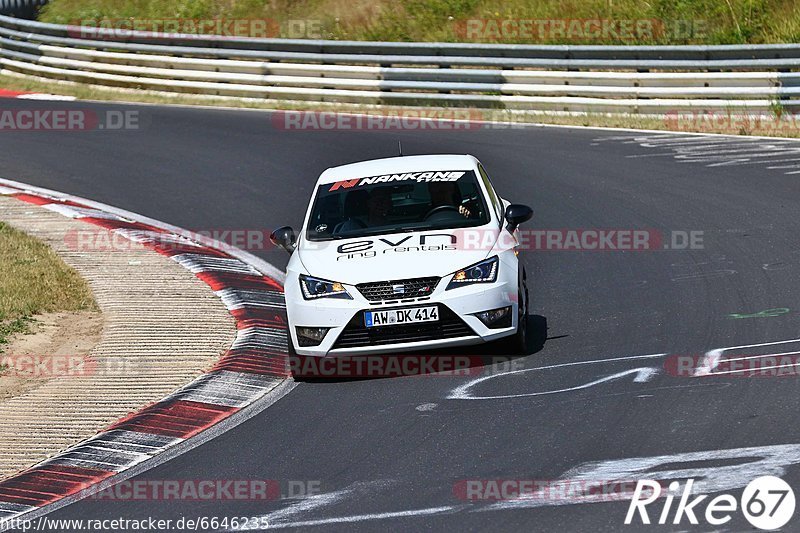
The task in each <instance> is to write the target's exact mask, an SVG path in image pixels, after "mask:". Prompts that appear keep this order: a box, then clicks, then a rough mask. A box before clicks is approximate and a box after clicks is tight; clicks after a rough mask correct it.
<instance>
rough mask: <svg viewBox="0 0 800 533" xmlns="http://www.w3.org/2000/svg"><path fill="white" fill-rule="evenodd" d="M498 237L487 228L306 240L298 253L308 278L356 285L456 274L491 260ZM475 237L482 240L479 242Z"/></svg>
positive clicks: (495, 231)
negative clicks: (488, 258) (312, 277)
mask: <svg viewBox="0 0 800 533" xmlns="http://www.w3.org/2000/svg"><path fill="white" fill-rule="evenodd" d="M467 233H468V234H469V235H467ZM496 233H497V230H496V229H495V230H494V231H492V230H490V229H488V228H487V227H486V226H483V227H479V228H467V229H456V230H435V231H429V232H420V233H393V234H386V235H376V236H369V237H359V238H355V239H337V240H332V241H322V242H313V241H307V240H305V239H303V240H302V241H301V242H300V245H299V247H298V249H297V250H298V253H299V259H300V262H301V263H302V264H303V267H304V268H305V269H306V271H307V272H308V273H309V274H310V275H312V276H316V277H319V278H323V279H327V280H331V281H338V282H341V283H345V284H348V285H356V284H358V283H368V282H374V281H387V280H396V279H409V278H420V277H427V276H439V277H442V276H446V275H448V274H452V273H453V272H456V271H457V270H460V269H462V268H464V267H467V266H470V265H471V264H473V263H477V262H478V261H481V260H482V259H485V258H486V257H488V256H489V254H490V253H491V251H492V247H493V244H494V241H495V240H496V238H497V236H496ZM475 235H478V236H480V238H482V240H481V241H476V240H475V239H476V237H475ZM469 239H472V241H470V240H469ZM468 242H471V243H472V244H469V245H467V243H468ZM477 243H479V244H477Z"/></svg>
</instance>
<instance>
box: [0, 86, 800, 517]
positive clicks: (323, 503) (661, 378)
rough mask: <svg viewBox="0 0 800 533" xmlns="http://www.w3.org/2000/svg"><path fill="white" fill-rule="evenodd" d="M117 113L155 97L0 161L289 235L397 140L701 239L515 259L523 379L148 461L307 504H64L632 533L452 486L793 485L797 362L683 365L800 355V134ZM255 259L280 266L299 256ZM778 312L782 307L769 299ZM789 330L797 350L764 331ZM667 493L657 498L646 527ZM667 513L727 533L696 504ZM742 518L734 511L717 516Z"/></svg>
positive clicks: (331, 399) (372, 389)
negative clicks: (523, 276) (119, 119)
mask: <svg viewBox="0 0 800 533" xmlns="http://www.w3.org/2000/svg"><path fill="white" fill-rule="evenodd" d="M3 104H4V106H5V107H6V108H23V107H25V108H37V109H43V108H50V107H52V108H59V109H61V108H69V109H72V108H80V109H85V108H90V109H93V110H98V111H102V110H104V109H108V108H113V109H120V106H114V105H100V104H97V105H95V104H85V103H80V102H75V103H63V102H26V101H19V100H16V101H12V100H8V101H5V102H4V103H3ZM125 109H138V110H139V111H140V113H141V118H142V120H141V122H142V124H143V126H142V128H141V129H139V130H135V131H107V130H98V131H90V132H2V138H0V176H2V177H6V178H10V179H15V180H19V181H23V182H27V183H31V184H35V185H40V186H43V187H48V188H52V189H56V190H60V191H64V192H68V193H72V194H76V195H80V196H84V197H87V198H91V199H93V200H97V201H101V202H104V203H108V204H111V205H114V206H118V207H121V208H124V209H128V210H131V211H134V212H138V213H141V214H143V215H147V216H150V217H154V218H157V219H160V220H163V221H165V222H169V223H172V224H175V225H179V226H182V227H186V228H189V229H196V230H208V229H249V230H256V229H271V228H274V227H277V226H280V225H283V224H290V225H292V226H294V227H295V228H297V227H298V226H300V224H301V222H302V218H303V215H304V212H305V208H306V204H307V201H308V198H309V196H310V194H311V187H312V184H313V182H314V180H315V178H316V177H317V176H318V175H319V173H320V172H321V171H322V170H324V169H325V168H327V167H329V166H334V165H339V164H343V163H347V162H353V161H357V160H363V159H371V158H377V157H387V156H393V155H396V150H397V148H396V147H397V141H398V140H401V141H402V144H403V149H404V151H405V153H407V154H423V153H470V154H473V155H475V156H476V157H478V158H479V159H480V160H481V161H482V162H483V163H484V164H485V166H486V168H487V170H488V171H489V173H490V175H491V176H492V179H493V181H494V184H495V186H496V188H497V189H498V191H499V192H500V193H501V194H502V195H503V196H504V197H506V198H508V199H510V200H511V201H513V202H518V203H526V204H529V205H531V206H532V207H533V209H534V213H535V214H534V219H533V220H532V222H531V223H530V224H529V225H528V228H529V229H556V230H564V229H575V230H587V229H588V230H597V229H636V230H653V231H658V232H662V233H663V234H664V235H665V242H668V241H669V239H670V237H669V236H670V235H671V233H670V232H673V231H680V232H690V231H694V232H703V233H702V235H703V241H702V247H699V248H698V249H692V250H664V249H662V248H663V247H662V248H660V249H657V250H651V251H619V250H615V251H564V250H537V251H527V252H523V257H524V260H525V263H526V265H527V270H528V273H529V277H530V278H532V283H531V296H532V310H533V312H534V314H535V315H536V316H534V317H531V321H532V324H534V326H535V327H536V328H538V333H539V335H541V336H542V338H541V339H540V342H537V343H534V344H536V346H532V347H531V350H530V351H532V352H534V353H531V354H529V355H528V356H526V357H523V358H520V359H516V360H514V361H512V362H508V363H506V365H507V366H508V368H507V370H512V369H513V370H517V372H514V373H506V372H505V371H504V370H503V368H495V369H492V368H478V370H477V371H476V372H475V373H474V375H470V376H452V375H449V376H426V377H406V378H392V379H369V380H357V381H331V382H303V383H300V384H299V385H298V386H297V388H295V389H294V390H293V391H291V392H290V393H289V394H288V395H287V396H286V397H284V398H283V399H281V400H280V401H278V402H277V403H276V404H275V405H273V406H272V407H270V408H269V409H267V410H266V411H264V412H263V413H261V414H260V415H258V416H256V417H254V418H252V419H251V420H249V421H248V422H246V423H244V424H242V425H240V426H238V427H236V428H235V429H232V430H231V431H229V432H227V433H225V434H223V435H221V436H219V437H218V438H216V439H214V440H212V441H210V442H208V443H206V444H204V445H202V446H200V447H198V448H196V449H194V450H192V451H190V452H189V453H187V454H185V455H182V456H180V457H178V458H175V459H173V460H171V461H169V462H167V463H165V464H163V465H161V466H159V467H156V468H154V469H152V470H150V471H148V472H146V473H145V474H143V475H142V477H143V479H150V480H168V479H179V480H187V479H193V480H199V479H206V480H209V479H210V480H220V479H226V480H242V479H270V480H295V481H318V482H319V487H320V493H318V494H317V495H315V496H313V497H311V498H306V499H303V498H293V499H282V500H274V501H214V502H203V503H197V502H189V501H141V500H139V501H128V502H123V501H113V502H109V501H99V500H91V499H89V500H83V501H81V502H78V503H75V504H73V505H70V506H68V507H65V508H63V509H60V510H58V511H56V512H54V513H52V514H51V515H49V516H50V517H51V518H83V519H87V518H117V517H123V518H135V519H142V518H146V517H151V516H152V517H156V518H159V519H172V520H177V519H180V518H181V517H197V516H217V517H225V516H227V517H233V516H263V515H266V516H268V518H269V522H270V524H271V526H272V527H285V528H291V527H302V526H304V527H306V528H311V529H312V530H320V531H321V530H325V531H351V530H357V531H383V530H392V531H401V530H404V531H405V530H412V531H416V530H426V531H442V530H465V531H530V530H538V531H556V530H560V531H596V530H603V531H616V530H619V529H622V528H623V527H624V526H623V520H624V519H625V515H626V512H627V508H628V503H627V502H609V501H597V502H595V501H592V499H591V498H583V499H582V498H580V497H575V498H567V497H547V496H545V497H541V498H533V499H529V500H518V501H467V500H465V499H464V498H462V497H459V491H458V487H459V483H462V482H463V481H464V480H504V479H511V480H523V479H524V480H559V479H561V480H590V481H591V480H594V481H597V480H607V479H617V480H619V479H628V480H636V479H640V478H645V477H647V478H654V479H686V478H689V477H691V478H695V480H696V482H702V480H703V479H705V483H706V485H705V487H706V489H707V490H708V491H709V492H710V493H715V492H720V491H722V492H728V493H731V494H733V495H735V496H737V498H738V496H739V495H740V494H741V490H742V488H743V487H744V486H745V485H746V484H747V482H748V481H750V480H751V479H753V478H755V477H757V476H759V475H763V474H772V475H778V476H782V477H783V478H784V479H785V480H786V481H788V482H789V483H790V485H792V486H793V487H794V488H795V490H797V489H798V488H800V466H799V465H800V424H798V423H797V417H796V414H792V413H796V411H795V410H796V408H797V404H796V403H795V402H796V401H797V391H798V388H797V385H798V380H797V379H798V378H797V377H795V376H788V377H742V376H741V375H737V374H725V375H721V376H719V377H686V376H674V375H671V374H670V372H669V371H668V370H667V369H668V368H669V366H670V364H669V361H670V360H671V359H670V356H675V355H691V356H698V357H699V356H703V355H704V354H706V353H707V352H709V351H712V350H717V349H723V348H730V347H742V346H744V348H739V349H738V350H725V351H722V352H713V353H716V354H720V353H722V355H723V357H725V356H728V355H731V354H734V355H737V356H748V357H749V356H756V355H765V354H775V353H787V352H796V351H798V350H800V329H798V323H800V321H799V320H798V317H800V314H798V313H799V312H800V304H798V303H797V302H798V300H800V283H798V281H800V242H798V238H797V237H798V235H800V220H798V217H797V213H798V209H797V200H798V191H799V190H800V188H798V181H799V180H800V174H792V172H794V170H795V167H793V165H792V154H793V153H794V150H797V152H798V154H800V145H798V144H794V143H792V142H790V141H776V142H772V141H759V140H741V139H739V140H737V139H731V138H714V139H711V140H709V139H708V138H704V137H694V136H688V135H671V134H645V133H638V134H637V133H632V132H619V131H616V132H615V131H601V130H589V129H573V128H542V127H527V128H512V129H492V128H476V129H469V130H463V131H444V130H433V129H427V130H422V131H283V130H281V129H279V128H276V127H274V126H273V123H272V122H271V120H270V115H269V114H266V113H261V112H251V111H229V110H208V109H188V108H164V107H125ZM795 147H798V148H795ZM796 157H797V158H798V159H800V155H797V156H796ZM770 167H782V168H770ZM255 253H256V254H257V255H260V256H261V257H263V258H264V259H266V260H267V261H269V262H271V263H272V264H274V265H276V266H277V267H279V268H283V267H285V265H286V260H287V256H286V254H285V252H283V251H279V250H268V249H267V250H262V251H258V250H256V251H255ZM776 308H788V312H786V311H781V312H780V313H762V314H758V313H759V312H760V311H764V310H769V309H776ZM732 315H733V316H732ZM770 315H774V316H770ZM545 325H546V331H545V330H544V328H545ZM545 335H546V340H544V336H545ZM780 341H795V342H787V343H782V344H772V343H778V342H780ZM767 343H770V344H767ZM750 345H762V346H750ZM477 352H478V353H480V350H477ZM471 353H475V351H474V350H473V351H472V352H471ZM644 356H647V357H644ZM665 367H666V368H667V369H665ZM520 370H522V371H520ZM793 370H794V371H796V369H793ZM480 378H486V379H483V380H482V381H480V382H476V383H471V382H472V381H475V380H477V379H480ZM744 448H749V449H747V450H742V449H744ZM662 456H667V457H662ZM634 458H656V459H654V460H653V461H632V459H634ZM643 465H644V466H643ZM676 501H677V498H676ZM704 504H705V502H704V503H703V504H700V506H699V508H702V507H703V505H704ZM661 507H662V505H661V504H660V503H656V504H653V506H651V507H649V508H648V509H651V512H650V518H651V519H652V520H653V521H656V520H657V519H658V515H659V513H660V511H661ZM701 512H702V511H701ZM698 514H701V513H698ZM673 515H674V513H673V514H671V515H670V518H669V520H670V522H671V520H672V516H673ZM634 524H635V525H633V526H629V527H628V529H629V530H631V531H634V530H635V531H638V530H644V531H648V530H655V529H659V528H658V526H645V525H643V524H641V522H636V521H635V522H634ZM798 524H800V522H798V519H797V518H795V519H794V521H793V522H790V523H789V525H788V526H787V528H786V530H798V529H800V526H798ZM667 527H669V528H670V529H672V530H676V531H677V530H687V529H689V530H698V531H700V530H703V531H706V530H709V529H712V528H711V527H710V526H709V525H708V524H705V525H701V526H691V525H689V524H688V523H687V521H686V518H684V521H683V523H682V524H681V525H679V526H667ZM748 527H749V524H748V523H747V522H746V521H745V520H744V518H743V517H742V516H741V514H737V515H735V516H734V519H733V520H732V521H731V522H729V523H727V524H725V525H724V526H720V527H719V528H718V529H726V530H732V531H733V530H743V529H745V528H748Z"/></svg>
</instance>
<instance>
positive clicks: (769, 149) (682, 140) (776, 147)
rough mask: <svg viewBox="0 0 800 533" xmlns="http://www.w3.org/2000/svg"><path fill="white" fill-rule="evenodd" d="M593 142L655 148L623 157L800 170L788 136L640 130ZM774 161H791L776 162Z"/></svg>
mask: <svg viewBox="0 0 800 533" xmlns="http://www.w3.org/2000/svg"><path fill="white" fill-rule="evenodd" d="M594 142H595V143H602V142H620V143H622V144H636V145H639V146H640V147H642V148H650V149H655V150H659V151H658V152H656V153H649V154H631V155H628V156H626V157H628V158H631V159H638V158H643V157H671V158H673V159H674V160H675V161H677V162H679V163H695V164H702V165H705V166H707V167H722V166H742V165H762V166H763V167H764V168H766V169H769V170H776V171H783V173H784V174H798V173H800V170H797V169H798V168H800V143H798V142H797V141H794V140H788V139H787V140H780V139H774V140H773V139H752V138H750V139H748V138H737V137H715V136H703V135H685V134H680V133H659V134H646V133H641V134H628V135H614V136H611V137H600V138H597V139H594ZM776 163H793V164H791V165H784V164H780V165H776Z"/></svg>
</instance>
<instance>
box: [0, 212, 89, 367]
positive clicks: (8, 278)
mask: <svg viewBox="0 0 800 533" xmlns="http://www.w3.org/2000/svg"><path fill="white" fill-rule="evenodd" d="M89 309H91V310H95V309H97V305H96V304H95V302H94V298H93V297H92V293H91V291H90V289H89V286H88V285H87V284H86V282H85V281H84V280H83V278H81V277H80V276H79V275H78V273H77V272H75V271H74V270H73V269H71V268H70V267H68V266H67V265H66V264H64V262H63V261H62V260H61V259H60V258H59V257H58V255H56V253H55V252H54V251H53V250H52V249H51V248H50V247H49V246H47V245H46V244H44V243H43V242H41V241H39V240H38V239H35V238H33V237H30V236H29V235H26V234H25V233H23V232H21V231H19V230H16V229H14V228H12V227H11V226H9V225H8V224H5V223H2V222H0V352H2V348H3V346H4V345H6V344H8V342H9V340H10V338H11V337H12V336H13V335H17V334H25V333H28V332H29V331H30V329H29V328H30V324H31V322H32V321H33V317H34V316H35V315H37V314H40V313H46V312H57V311H80V310H89Z"/></svg>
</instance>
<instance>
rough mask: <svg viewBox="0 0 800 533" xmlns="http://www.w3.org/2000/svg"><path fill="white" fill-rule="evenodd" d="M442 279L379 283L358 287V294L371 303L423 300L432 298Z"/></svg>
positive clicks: (359, 285)
mask: <svg viewBox="0 0 800 533" xmlns="http://www.w3.org/2000/svg"><path fill="white" fill-rule="evenodd" d="M439 279H440V278H415V279H401V280H395V281H378V282H375V283H360V284H358V285H356V288H357V289H358V292H360V293H361V294H362V295H364V298H366V299H367V300H369V301H370V302H381V301H384V300H401V299H405V298H422V297H425V296H430V295H431V293H432V292H433V290H434V289H435V288H436V285H437V284H438V283H439Z"/></svg>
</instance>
